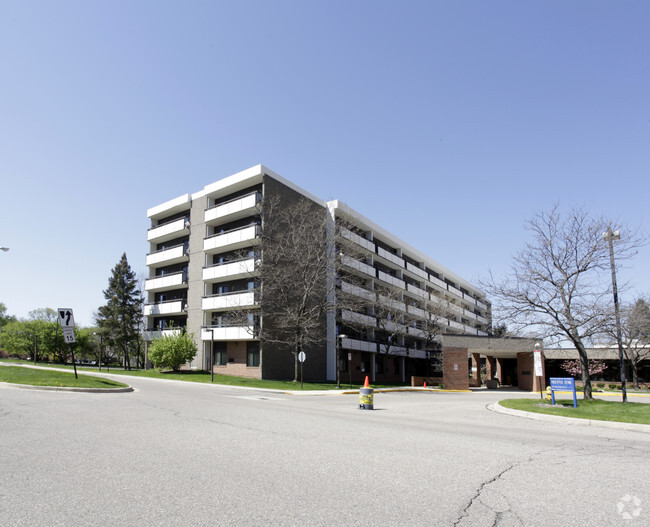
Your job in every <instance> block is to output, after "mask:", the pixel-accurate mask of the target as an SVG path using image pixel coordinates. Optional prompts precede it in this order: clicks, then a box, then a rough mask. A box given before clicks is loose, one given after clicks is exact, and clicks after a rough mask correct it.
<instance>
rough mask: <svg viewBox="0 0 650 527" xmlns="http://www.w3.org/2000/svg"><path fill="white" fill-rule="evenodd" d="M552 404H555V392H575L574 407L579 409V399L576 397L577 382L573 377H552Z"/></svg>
mask: <svg viewBox="0 0 650 527" xmlns="http://www.w3.org/2000/svg"><path fill="white" fill-rule="evenodd" d="M549 381H550V383H551V402H552V403H553V404H555V391H556V390H557V391H559V392H573V407H574V408H577V407H578V398H577V397H576V380H575V379H574V378H573V377H551V378H550V379H549Z"/></svg>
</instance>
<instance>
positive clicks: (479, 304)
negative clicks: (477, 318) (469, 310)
mask: <svg viewBox="0 0 650 527" xmlns="http://www.w3.org/2000/svg"><path fill="white" fill-rule="evenodd" d="M476 305H477V306H478V307H479V308H480V309H482V310H483V311H485V310H487V305H486V304H484V303H483V302H481V301H480V300H477V301H476Z"/></svg>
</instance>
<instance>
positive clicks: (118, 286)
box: [95, 253, 144, 370]
mask: <svg viewBox="0 0 650 527" xmlns="http://www.w3.org/2000/svg"><path fill="white" fill-rule="evenodd" d="M104 298H105V299H106V300H107V303H106V304H105V305H103V306H101V307H100V308H99V309H98V310H97V314H96V316H95V319H96V322H97V325H98V326H99V328H100V331H101V332H102V333H103V334H104V335H105V337H104V338H108V339H109V341H110V342H111V343H112V345H113V346H115V347H117V348H118V349H120V350H121V352H122V354H123V356H124V365H125V367H126V368H127V369H129V370H130V369H131V361H130V357H129V349H131V348H136V347H137V345H138V339H139V338H140V335H139V327H140V323H141V320H142V316H143V314H142V304H143V303H144V299H143V298H142V293H141V291H140V289H139V288H138V280H137V278H136V275H135V273H134V272H133V271H132V270H131V266H130V265H129V262H128V261H127V259H126V253H124V254H123V255H122V258H121V259H120V261H119V262H118V263H117V265H116V266H115V267H114V268H113V270H112V274H111V277H110V278H109V279H108V288H107V289H106V290H105V291H104Z"/></svg>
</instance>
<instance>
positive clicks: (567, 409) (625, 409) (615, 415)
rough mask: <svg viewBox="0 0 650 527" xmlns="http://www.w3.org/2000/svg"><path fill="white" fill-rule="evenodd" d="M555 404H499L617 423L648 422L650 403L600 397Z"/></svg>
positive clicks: (526, 401)
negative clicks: (576, 403)
mask: <svg viewBox="0 0 650 527" xmlns="http://www.w3.org/2000/svg"><path fill="white" fill-rule="evenodd" d="M555 403H556V404H555V405H552V404H551V403H550V402H548V403H546V402H545V403H542V402H541V401H540V400H539V399H505V400H503V401H499V404H500V405H501V406H503V407H505V408H512V409H513V410H523V411H524V412H535V413H538V414H548V415H560V416H562V417H576V418H578V419H593V420H596V421H615V422H619V423H638V424H646V425H649V424H650V404H645V403H630V402H627V403H621V402H616V401H602V400H600V399H588V400H582V399H581V400H578V407H577V408H574V407H573V399H557V398H556V399H555Z"/></svg>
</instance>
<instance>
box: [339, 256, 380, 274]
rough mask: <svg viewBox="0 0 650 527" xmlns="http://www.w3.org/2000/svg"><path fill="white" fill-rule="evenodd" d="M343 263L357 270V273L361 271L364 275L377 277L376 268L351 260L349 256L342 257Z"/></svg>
mask: <svg viewBox="0 0 650 527" xmlns="http://www.w3.org/2000/svg"><path fill="white" fill-rule="evenodd" d="M341 263H343V265H347V266H348V267H350V268H351V269H356V270H357V271H361V272H362V273H365V274H367V275H370V276H373V277H374V276H375V268H374V267H373V266H372V265H368V264H366V263H363V262H360V261H359V260H356V259H354V258H350V257H349V256H342V257H341Z"/></svg>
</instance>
